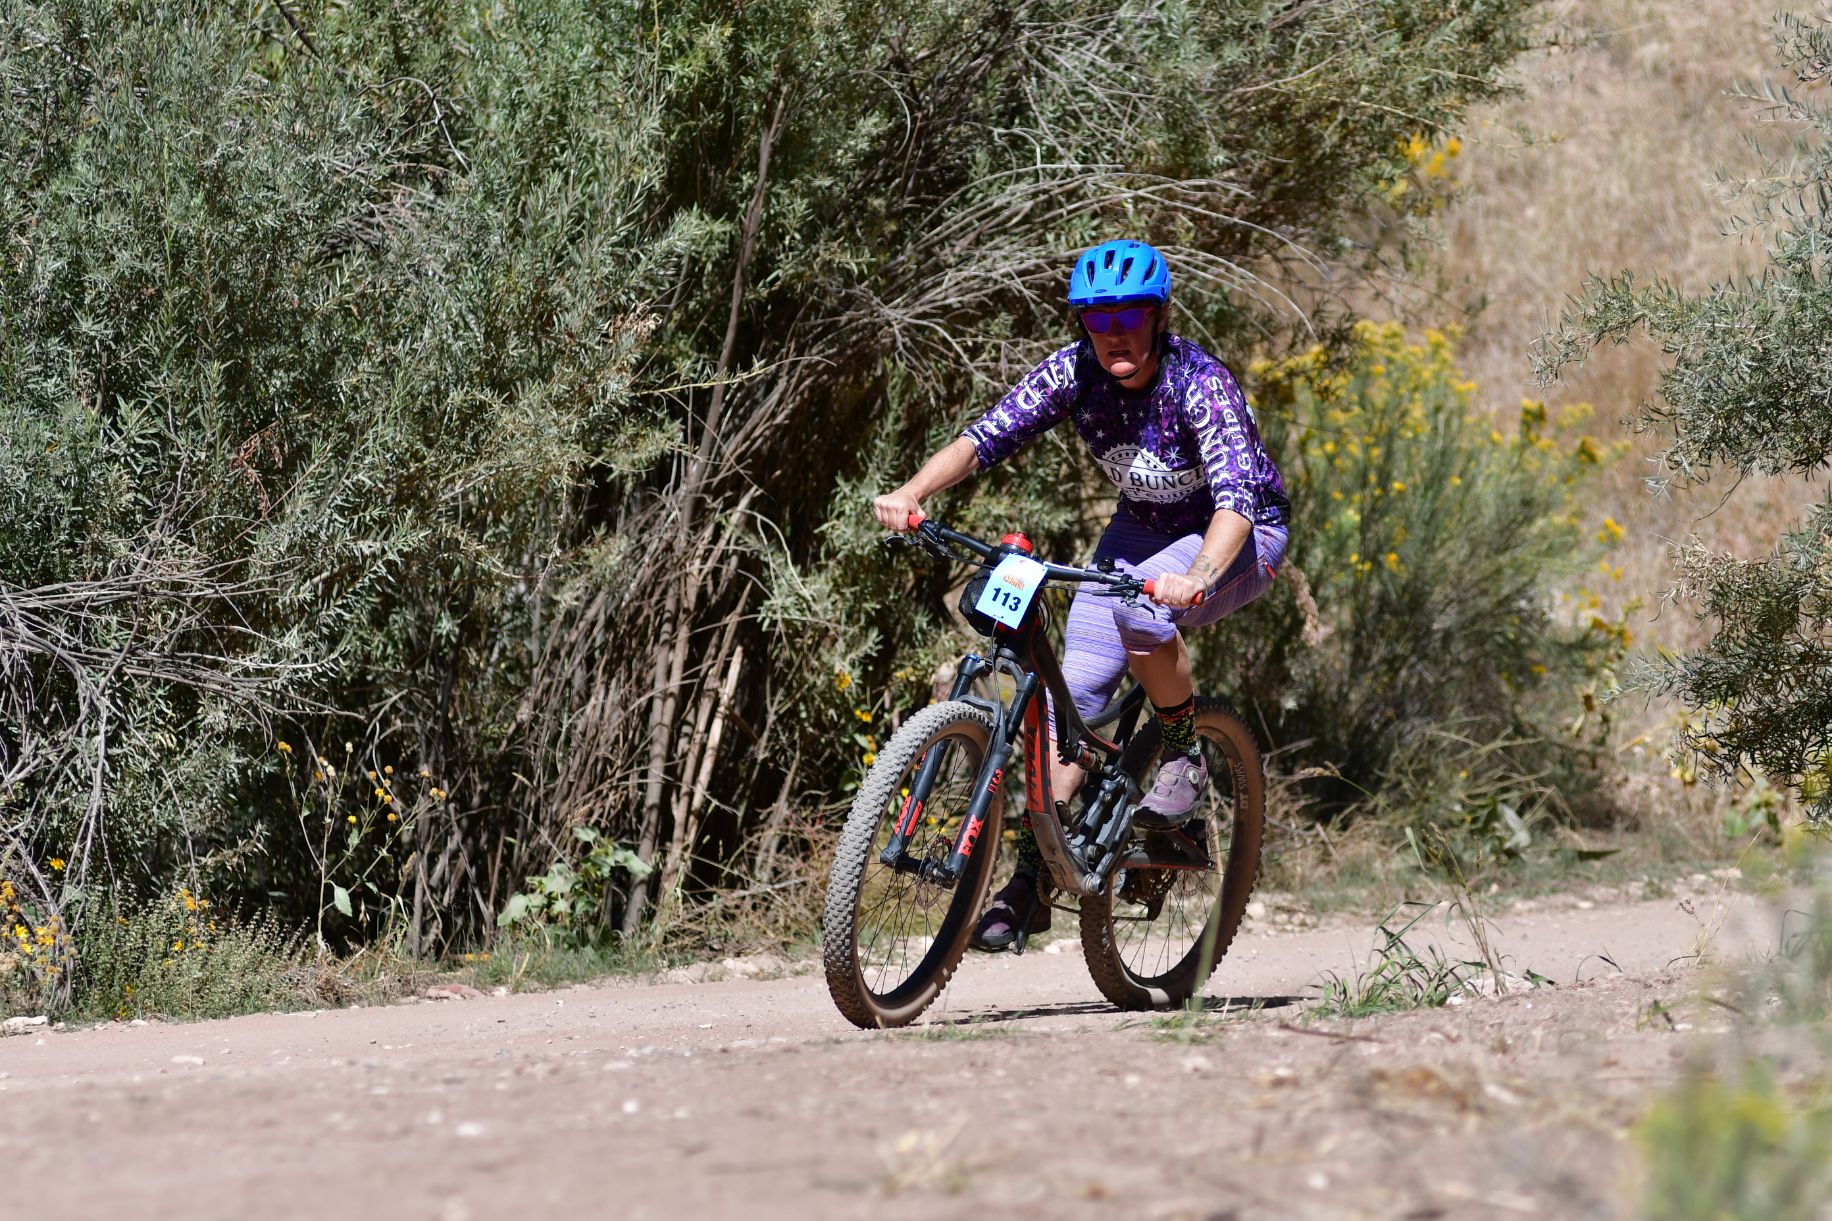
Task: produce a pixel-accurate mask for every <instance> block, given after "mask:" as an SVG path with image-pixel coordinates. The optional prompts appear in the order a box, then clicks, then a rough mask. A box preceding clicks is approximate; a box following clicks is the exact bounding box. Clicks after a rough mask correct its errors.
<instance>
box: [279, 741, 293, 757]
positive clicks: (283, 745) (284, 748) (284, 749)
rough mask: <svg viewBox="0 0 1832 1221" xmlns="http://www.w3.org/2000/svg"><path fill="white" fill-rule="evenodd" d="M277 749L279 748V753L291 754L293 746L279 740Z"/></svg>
mask: <svg viewBox="0 0 1832 1221" xmlns="http://www.w3.org/2000/svg"><path fill="white" fill-rule="evenodd" d="M278 749H279V751H280V753H281V754H283V755H290V754H292V753H293V748H292V747H291V746H289V745H287V743H285V742H281V743H280V744H279V746H278Z"/></svg>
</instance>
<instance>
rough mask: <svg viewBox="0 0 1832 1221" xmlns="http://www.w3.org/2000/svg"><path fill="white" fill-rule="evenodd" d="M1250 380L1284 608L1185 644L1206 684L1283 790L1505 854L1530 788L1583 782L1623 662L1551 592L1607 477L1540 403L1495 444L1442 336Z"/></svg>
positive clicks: (1605, 631)
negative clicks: (1298, 790)
mask: <svg viewBox="0 0 1832 1221" xmlns="http://www.w3.org/2000/svg"><path fill="white" fill-rule="evenodd" d="M1252 376H1253V380H1254V383H1255V385H1256V388H1257V397H1256V398H1255V400H1254V401H1255V403H1256V407H1257V410H1258V414H1259V419H1260V424H1261V428H1262V431H1263V432H1264V434H1265V436H1266V438H1267V442H1268V446H1269V448H1270V450H1271V452H1272V453H1274V454H1275V455H1277V459H1278V461H1279V463H1280V466H1281V470H1282V471H1283V473H1284V476H1285V479H1286V484H1287V487H1288V490H1289V491H1290V494H1291V497H1292V501H1293V504H1294V512H1295V518H1296V522H1295V525H1294V527H1293V529H1292V532H1291V551H1290V553H1289V555H1288V556H1287V558H1286V570H1285V572H1284V573H1283V574H1282V575H1281V578H1280V582H1279V584H1280V586H1281V587H1282V588H1275V590H1274V592H1273V593H1271V594H1269V595H1268V596H1267V597H1266V598H1265V599H1263V600H1262V604H1261V605H1260V606H1258V607H1254V608H1249V609H1248V610H1247V611H1245V612H1244V613H1242V614H1241V615H1240V616H1239V617H1238V618H1236V619H1230V620H1227V621H1224V623H1223V624H1222V625H1221V628H1220V629H1219V630H1217V631H1212V632H1202V633H1197V634H1196V635H1195V637H1194V641H1195V644H1194V647H1195V648H1196V649H1197V650H1198V651H1199V662H1198V665H1199V669H1200V671H1201V673H1202V675H1203V676H1204V678H1205V681H1207V682H1210V683H1212V684H1213V685H1214V686H1216V687H1217V688H1218V689H1220V690H1224V691H1228V692H1231V693H1234V694H1235V695H1236V696H1237V697H1238V698H1239V699H1240V700H1241V702H1242V703H1243V704H1244V705H1245V706H1247V707H1248V708H1249V709H1251V710H1252V712H1253V713H1254V714H1255V715H1256V716H1257V717H1258V718H1259V719H1260V720H1261V721H1262V723H1263V724H1265V725H1266V727H1267V728H1268V729H1269V730H1270V732H1271V735H1272V737H1273V740H1274V743H1275V744H1276V745H1278V746H1280V747H1283V748H1287V750H1288V754H1287V758H1288V759H1291V760H1292V770H1296V765H1297V764H1309V765H1312V766H1315V767H1317V768H1319V769H1321V770H1324V771H1327V772H1328V773H1330V774H1329V775H1328V776H1326V777H1324V778H1322V779H1319V780H1316V781H1312V782H1311V783H1310V784H1309V786H1308V791H1309V792H1310V794H1311V797H1312V798H1313V799H1314V800H1316V801H1319V802H1321V803H1323V804H1324V805H1325V806H1329V805H1340V804H1352V803H1355V802H1365V801H1367V800H1368V799H1370V798H1374V797H1379V799H1380V800H1381V801H1382V802H1384V803H1385V804H1387V805H1389V806H1400V807H1404V806H1407V805H1412V806H1413V807H1415V808H1414V809H1413V810H1411V811H1410V813H1411V814H1412V815H1413V816H1414V817H1417V818H1421V819H1423V820H1424V821H1425V822H1426V823H1429V824H1433V825H1445V826H1455V825H1462V826H1464V827H1466V828H1467V829H1468V830H1469V831H1470V832H1471V833H1472V834H1474V835H1477V836H1478V837H1479V838H1483V839H1486V840H1487V841H1489V842H1490V844H1491V845H1492V847H1493V848H1495V849H1496V850H1501V851H1505V850H1508V849H1509V846H1510V845H1513V846H1514V847H1515V849H1517V848H1518V847H1519V846H1520V844H1521V842H1522V839H1521V837H1522V836H1523V835H1525V834H1526V821H1527V818H1526V816H1527V815H1529V814H1530V813H1531V810H1532V809H1533V808H1534V807H1536V806H1537V805H1538V804H1539V803H1540V802H1541V801H1542V800H1543V799H1544V798H1545V795H1546V794H1547V792H1548V791H1549V789H1548V786H1547V785H1546V784H1545V783H1542V782H1541V781H1543V780H1544V778H1545V777H1547V776H1548V775H1549V774H1550V773H1551V772H1552V771H1554V770H1556V769H1564V770H1565V772H1566V773H1569V774H1570V775H1571V776H1576V775H1579V774H1581V767H1580V765H1581V763H1582V759H1583V754H1584V743H1585V740H1594V736H1595V735H1596V734H1597V733H1598V732H1599V730H1600V729H1601V728H1602V727H1603V725H1604V721H1605V718H1606V717H1607V710H1606V709H1605V708H1604V707H1603V704H1602V699H1603V697H1604V696H1606V694H1607V692H1608V690H1609V688H1610V686H1611V684H1612V682H1613V667H1614V665H1615V664H1616V663H1617V661H1618V660H1619V659H1620V657H1621V655H1622V651H1623V649H1624V648H1625V647H1626V646H1627V645H1628V644H1629V643H1630V634H1629V631H1628V629H1627V627H1626V626H1625V625H1624V624H1623V623H1621V622H1619V621H1618V622H1607V621H1605V620H1604V619H1602V618H1601V617H1599V616H1598V615H1597V614H1596V613H1595V609H1594V607H1595V599H1594V598H1593V597H1588V596H1586V595H1583V594H1579V595H1577V596H1575V597H1572V596H1566V595H1562V594H1560V593H1558V592H1557V591H1558V589H1559V587H1560V586H1561V585H1564V584H1566V583H1568V582H1570V581H1571V579H1572V578H1573V577H1574V576H1575V575H1576V574H1577V573H1579V572H1581V571H1582V570H1584V569H1586V568H1588V567H1589V566H1591V565H1593V564H1594V563H1596V561H1597V556H1598V554H1599V552H1600V551H1601V550H1602V549H1603V548H1604V547H1605V546H1606V545H1607V543H1608V541H1609V536H1610V531H1609V526H1613V524H1614V523H1605V525H1604V527H1603V528H1602V530H1601V531H1600V533H1601V534H1602V536H1603V541H1602V542H1599V541H1598V540H1597V539H1596V538H1594V537H1593V533H1597V532H1598V527H1597V526H1595V525H1594V524H1590V525H1587V524H1586V522H1585V516H1586V514H1585V506H1584V500H1583V496H1584V492H1585V489H1586V487H1587V485H1588V482H1589V478H1590V476H1591V474H1592V473H1593V472H1594V471H1595V469H1596V468H1597V466H1598V465H1599V464H1600V463H1602V462H1604V461H1608V460H1609V459H1610V455H1609V454H1608V453H1606V452H1604V451H1603V450H1601V449H1599V448H1598V447H1596V446H1595V444H1594V443H1592V442H1591V441H1589V440H1588V439H1587V438H1580V437H1575V436H1573V435H1571V432H1570V428H1571V426H1572V425H1575V423H1576V420H1566V421H1563V422H1561V424H1562V426H1561V424H1555V423H1553V422H1550V421H1548V420H1547V419H1546V414H1545V409H1544V407H1543V406H1542V405H1540V404H1538V403H1535V402H1530V401H1529V402H1526V403H1523V404H1522V405H1521V410H1520V414H1519V420H1518V424H1517V425H1516V426H1515V427H1511V428H1508V429H1507V430H1506V431H1502V430H1501V429H1498V428H1495V427H1493V426H1491V424H1490V422H1489V418H1490V417H1489V415H1488V413H1487V412H1486V411H1484V410H1482V409H1480V408H1479V407H1478V406H1477V400H1476V387H1475V386H1474V385H1473V384H1471V383H1470V382H1468V381H1465V380H1464V379H1463V378H1462V377H1461V375H1460V374H1459V373H1458V371H1457V368H1456V365H1455V361H1454V354H1453V337H1452V336H1451V335H1448V334H1445V333H1442V332H1438V331H1430V332H1427V333H1426V335H1425V336H1424V338H1423V339H1422V340H1420V341H1410V340H1408V338H1407V337H1406V335H1405V334H1404V332H1403V331H1402V329H1401V328H1400V327H1399V326H1397V325H1393V324H1387V325H1374V324H1368V323H1364V324H1360V325H1359V326H1357V328H1356V330H1355V342H1354V346H1353V348H1352V349H1351V350H1349V351H1348V352H1347V353H1346V354H1345V355H1344V357H1343V358H1342V359H1341V360H1339V361H1332V359H1331V358H1330V355H1329V353H1328V352H1326V351H1325V350H1323V349H1321V348H1317V349H1313V350H1312V351H1311V352H1309V353H1307V354H1305V355H1303V356H1300V357H1297V358H1294V359H1291V360H1287V361H1283V362H1277V363H1274V362H1261V363H1260V364H1257V365H1256V366H1255V367H1254V368H1253V370H1252ZM1574 731H1581V732H1582V734H1583V735H1584V737H1583V738H1580V737H1579V736H1578V735H1577V733H1576V732H1574Z"/></svg>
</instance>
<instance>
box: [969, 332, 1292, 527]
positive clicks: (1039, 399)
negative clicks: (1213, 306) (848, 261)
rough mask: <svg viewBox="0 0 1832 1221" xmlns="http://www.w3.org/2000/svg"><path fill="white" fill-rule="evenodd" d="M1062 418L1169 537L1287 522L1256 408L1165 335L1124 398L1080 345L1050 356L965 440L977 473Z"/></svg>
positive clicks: (1204, 359)
mask: <svg viewBox="0 0 1832 1221" xmlns="http://www.w3.org/2000/svg"><path fill="white" fill-rule="evenodd" d="M1065 418H1072V419H1073V420H1074V422H1075V431H1076V432H1078V433H1080V434H1081V438H1082V440H1084V441H1086V442H1087V443H1088V448H1089V449H1090V450H1092V451H1093V453H1094V460H1095V461H1096V462H1097V463H1099V464H1100V468H1101V470H1103V471H1105V472H1106V474H1107V478H1109V479H1111V480H1113V482H1114V484H1115V485H1117V486H1118V488H1119V490H1120V504H1121V505H1122V506H1123V507H1124V508H1125V509H1126V510H1127V511H1128V512H1130V513H1131V514H1132V515H1133V516H1134V517H1136V518H1138V519H1139V521H1141V522H1142V523H1144V524H1145V525H1146V526H1148V527H1150V528H1151V529H1153V530H1158V531H1161V532H1163V533H1165V534H1174V535H1182V534H1190V533H1198V534H1199V533H1201V532H1202V531H1204V530H1206V529H1207V528H1208V524H1209V520H1210V519H1211V518H1212V517H1214V515H1215V511H1216V510H1217V509H1232V510H1233V511H1234V512H1236V513H1238V514H1240V515H1241V516H1242V517H1244V518H1246V519H1247V520H1248V521H1250V522H1252V523H1254V524H1255V525H1264V526H1284V525H1288V524H1289V519H1290V515H1291V502H1290V501H1289V500H1288V499H1287V498H1286V496H1285V485H1284V482H1283V481H1282V480H1281V479H1280V478H1279V472H1278V468H1277V467H1275V466H1274V465H1273V464H1272V459H1271V458H1269V457H1267V455H1266V449H1265V447H1264V446H1263V445H1262V444H1261V443H1260V435H1259V425H1258V423H1257V422H1256V421H1255V420H1254V418H1253V409H1252V408H1251V407H1249V406H1247V400H1246V397H1245V396H1244V395H1243V394H1241V392H1240V386H1239V384H1238V383H1236V382H1235V380H1234V375H1233V374H1232V373H1230V372H1228V368H1227V366H1226V365H1224V364H1222V363H1221V362H1220V361H1219V360H1216V359H1215V358H1214V357H1213V356H1210V355H1209V354H1208V353H1207V352H1205V351H1203V350H1202V349H1201V348H1200V347H1198V346H1197V345H1196V344H1194V343H1191V342H1190V341H1189V340H1187V339H1183V338H1180V337H1179V336H1176V335H1169V336H1166V337H1165V341H1164V346H1163V351H1162V355H1161V357H1160V360H1159V363H1158V372H1157V375H1156V376H1155V377H1154V378H1153V379H1152V383H1151V385H1150V386H1149V387H1148V388H1146V389H1144V390H1138V391H1129V390H1126V389H1125V388H1124V387H1122V386H1121V385H1120V384H1119V382H1117V381H1115V380H1114V379H1113V377H1112V376H1111V375H1110V374H1108V373H1107V371H1106V370H1104V369H1102V368H1101V367H1100V362H1099V361H1098V360H1096V359H1095V356H1094V352H1093V349H1092V348H1091V346H1090V345H1089V344H1088V342H1087V340H1085V339H1084V340H1082V341H1080V342H1078V343H1072V344H1070V345H1069V346H1068V347H1066V348H1063V349H1061V350H1060V351H1057V352H1052V353H1051V354H1050V355H1049V356H1048V357H1046V358H1045V359H1044V361H1043V363H1042V364H1039V365H1038V366H1037V367H1036V368H1035V369H1032V370H1031V371H1030V372H1029V373H1027V374H1025V375H1024V377H1023V378H1022V379H1021V380H1020V381H1019V382H1018V384H1017V385H1016V386H1014V387H1012V389H1011V392H1010V393H1008V394H1007V395H1006V396H1005V397H1004V398H1002V399H1000V400H999V402H998V404H997V405H995V406H994V407H993V408H992V410H990V411H988V412H987V413H986V414H985V415H983V416H981V417H980V418H979V420H977V421H976V422H975V423H973V424H972V425H970V426H969V427H968V428H967V429H966V430H965V431H964V432H962V433H961V436H963V437H966V438H967V439H968V440H969V441H972V442H973V448H974V452H975V453H976V454H978V456H979V460H980V467H981V469H982V470H983V469H985V468H986V467H989V466H991V465H992V464H993V463H995V462H998V461H1000V460H1001V459H1003V458H1006V457H1009V456H1010V455H1011V454H1012V453H1014V452H1015V451H1016V450H1017V449H1018V448H1019V447H1020V446H1022V445H1023V444H1024V443H1025V442H1027V441H1029V440H1031V439H1032V438H1034V437H1038V436H1041V435H1042V434H1043V433H1045V432H1048V431H1049V430H1050V429H1051V428H1054V427H1055V426H1056V425H1057V424H1059V423H1061V422H1062V421H1063V420H1064V419H1065Z"/></svg>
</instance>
